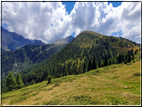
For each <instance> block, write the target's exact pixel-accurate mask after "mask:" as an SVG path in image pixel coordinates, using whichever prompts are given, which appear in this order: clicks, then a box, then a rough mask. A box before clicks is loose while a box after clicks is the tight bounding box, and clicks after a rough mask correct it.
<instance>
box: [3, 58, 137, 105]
mask: <svg viewBox="0 0 142 107" xmlns="http://www.w3.org/2000/svg"><path fill="white" fill-rule="evenodd" d="M139 72H140V61H136V62H135V63H131V64H127V65H125V64H114V65H110V66H107V67H102V68H98V69H95V70H91V71H89V72H87V73H84V74H80V75H69V76H65V77H61V78H56V79H53V80H52V83H51V84H47V81H44V82H42V83H38V84H34V85H31V86H28V87H25V88H22V89H19V90H14V91H11V92H7V93H4V94H2V105H11V104H13V105H60V104H61V105H115V104H116V105H121V104H122V105H139V104H140V76H134V74H135V73H139Z"/></svg>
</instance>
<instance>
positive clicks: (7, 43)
mask: <svg viewBox="0 0 142 107" xmlns="http://www.w3.org/2000/svg"><path fill="white" fill-rule="evenodd" d="M28 44H44V43H43V42H42V41H40V40H29V39H25V38H24V37H23V36H21V35H19V34H17V33H15V32H9V31H7V30H6V29H3V28H2V51H5V50H16V49H19V48H20V47H22V46H24V45H28Z"/></svg>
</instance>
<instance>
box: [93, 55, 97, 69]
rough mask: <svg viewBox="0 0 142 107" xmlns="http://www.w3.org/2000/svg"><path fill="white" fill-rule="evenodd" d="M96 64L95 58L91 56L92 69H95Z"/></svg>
mask: <svg viewBox="0 0 142 107" xmlns="http://www.w3.org/2000/svg"><path fill="white" fill-rule="evenodd" d="M96 68H97V66H96V60H95V57H94V58H93V64H92V69H96Z"/></svg>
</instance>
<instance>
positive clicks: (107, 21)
mask: <svg viewBox="0 0 142 107" xmlns="http://www.w3.org/2000/svg"><path fill="white" fill-rule="evenodd" d="M2 6H3V7H2V12H3V16H2V18H3V23H7V24H8V29H9V30H10V31H14V32H17V33H19V34H21V35H23V36H24V37H25V38H29V39H41V40H42V41H44V42H46V43H49V42H53V41H55V40H56V39H57V38H62V37H66V36H69V35H70V34H72V32H75V36H77V35H78V34H79V33H80V32H82V31H84V30H91V31H95V32H98V33H101V34H104V35H111V34H112V33H113V32H120V31H121V32H122V37H125V38H128V39H130V40H134V41H136V42H138V43H140V34H141V32H140V28H141V24H140V23H141V21H140V17H141V15H140V12H141V3H140V2H123V3H122V4H121V5H120V6H118V7H113V6H112V4H111V3H110V4H109V5H108V3H107V2H96V3H95V2H76V3H75V5H74V8H73V10H72V11H71V13H70V14H68V13H67V12H66V8H65V6H64V5H63V4H62V3H61V2H44V3H42V2H33V3H32V2H27V3H26V2H22V3H20V2H17V3H16V2H3V3H2ZM51 25H52V26H51ZM117 36H118V35H117Z"/></svg>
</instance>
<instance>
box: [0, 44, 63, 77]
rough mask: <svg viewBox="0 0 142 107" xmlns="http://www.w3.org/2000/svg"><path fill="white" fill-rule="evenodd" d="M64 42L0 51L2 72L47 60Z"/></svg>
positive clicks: (21, 68) (19, 69) (16, 69)
mask: <svg viewBox="0 0 142 107" xmlns="http://www.w3.org/2000/svg"><path fill="white" fill-rule="evenodd" d="M65 45H66V44H60V45H56V44H47V45H26V46H24V47H22V48H20V49H18V50H16V51H8V52H3V53H2V74H3V75H4V74H6V75H7V73H8V72H9V71H13V72H18V71H21V70H23V69H25V68H27V67H30V66H32V65H33V64H35V63H40V62H42V61H44V60H47V59H48V58H50V57H51V56H53V55H54V54H56V53H57V52H58V51H60V50H61V49H62V48H63V47H64V46H65Z"/></svg>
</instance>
